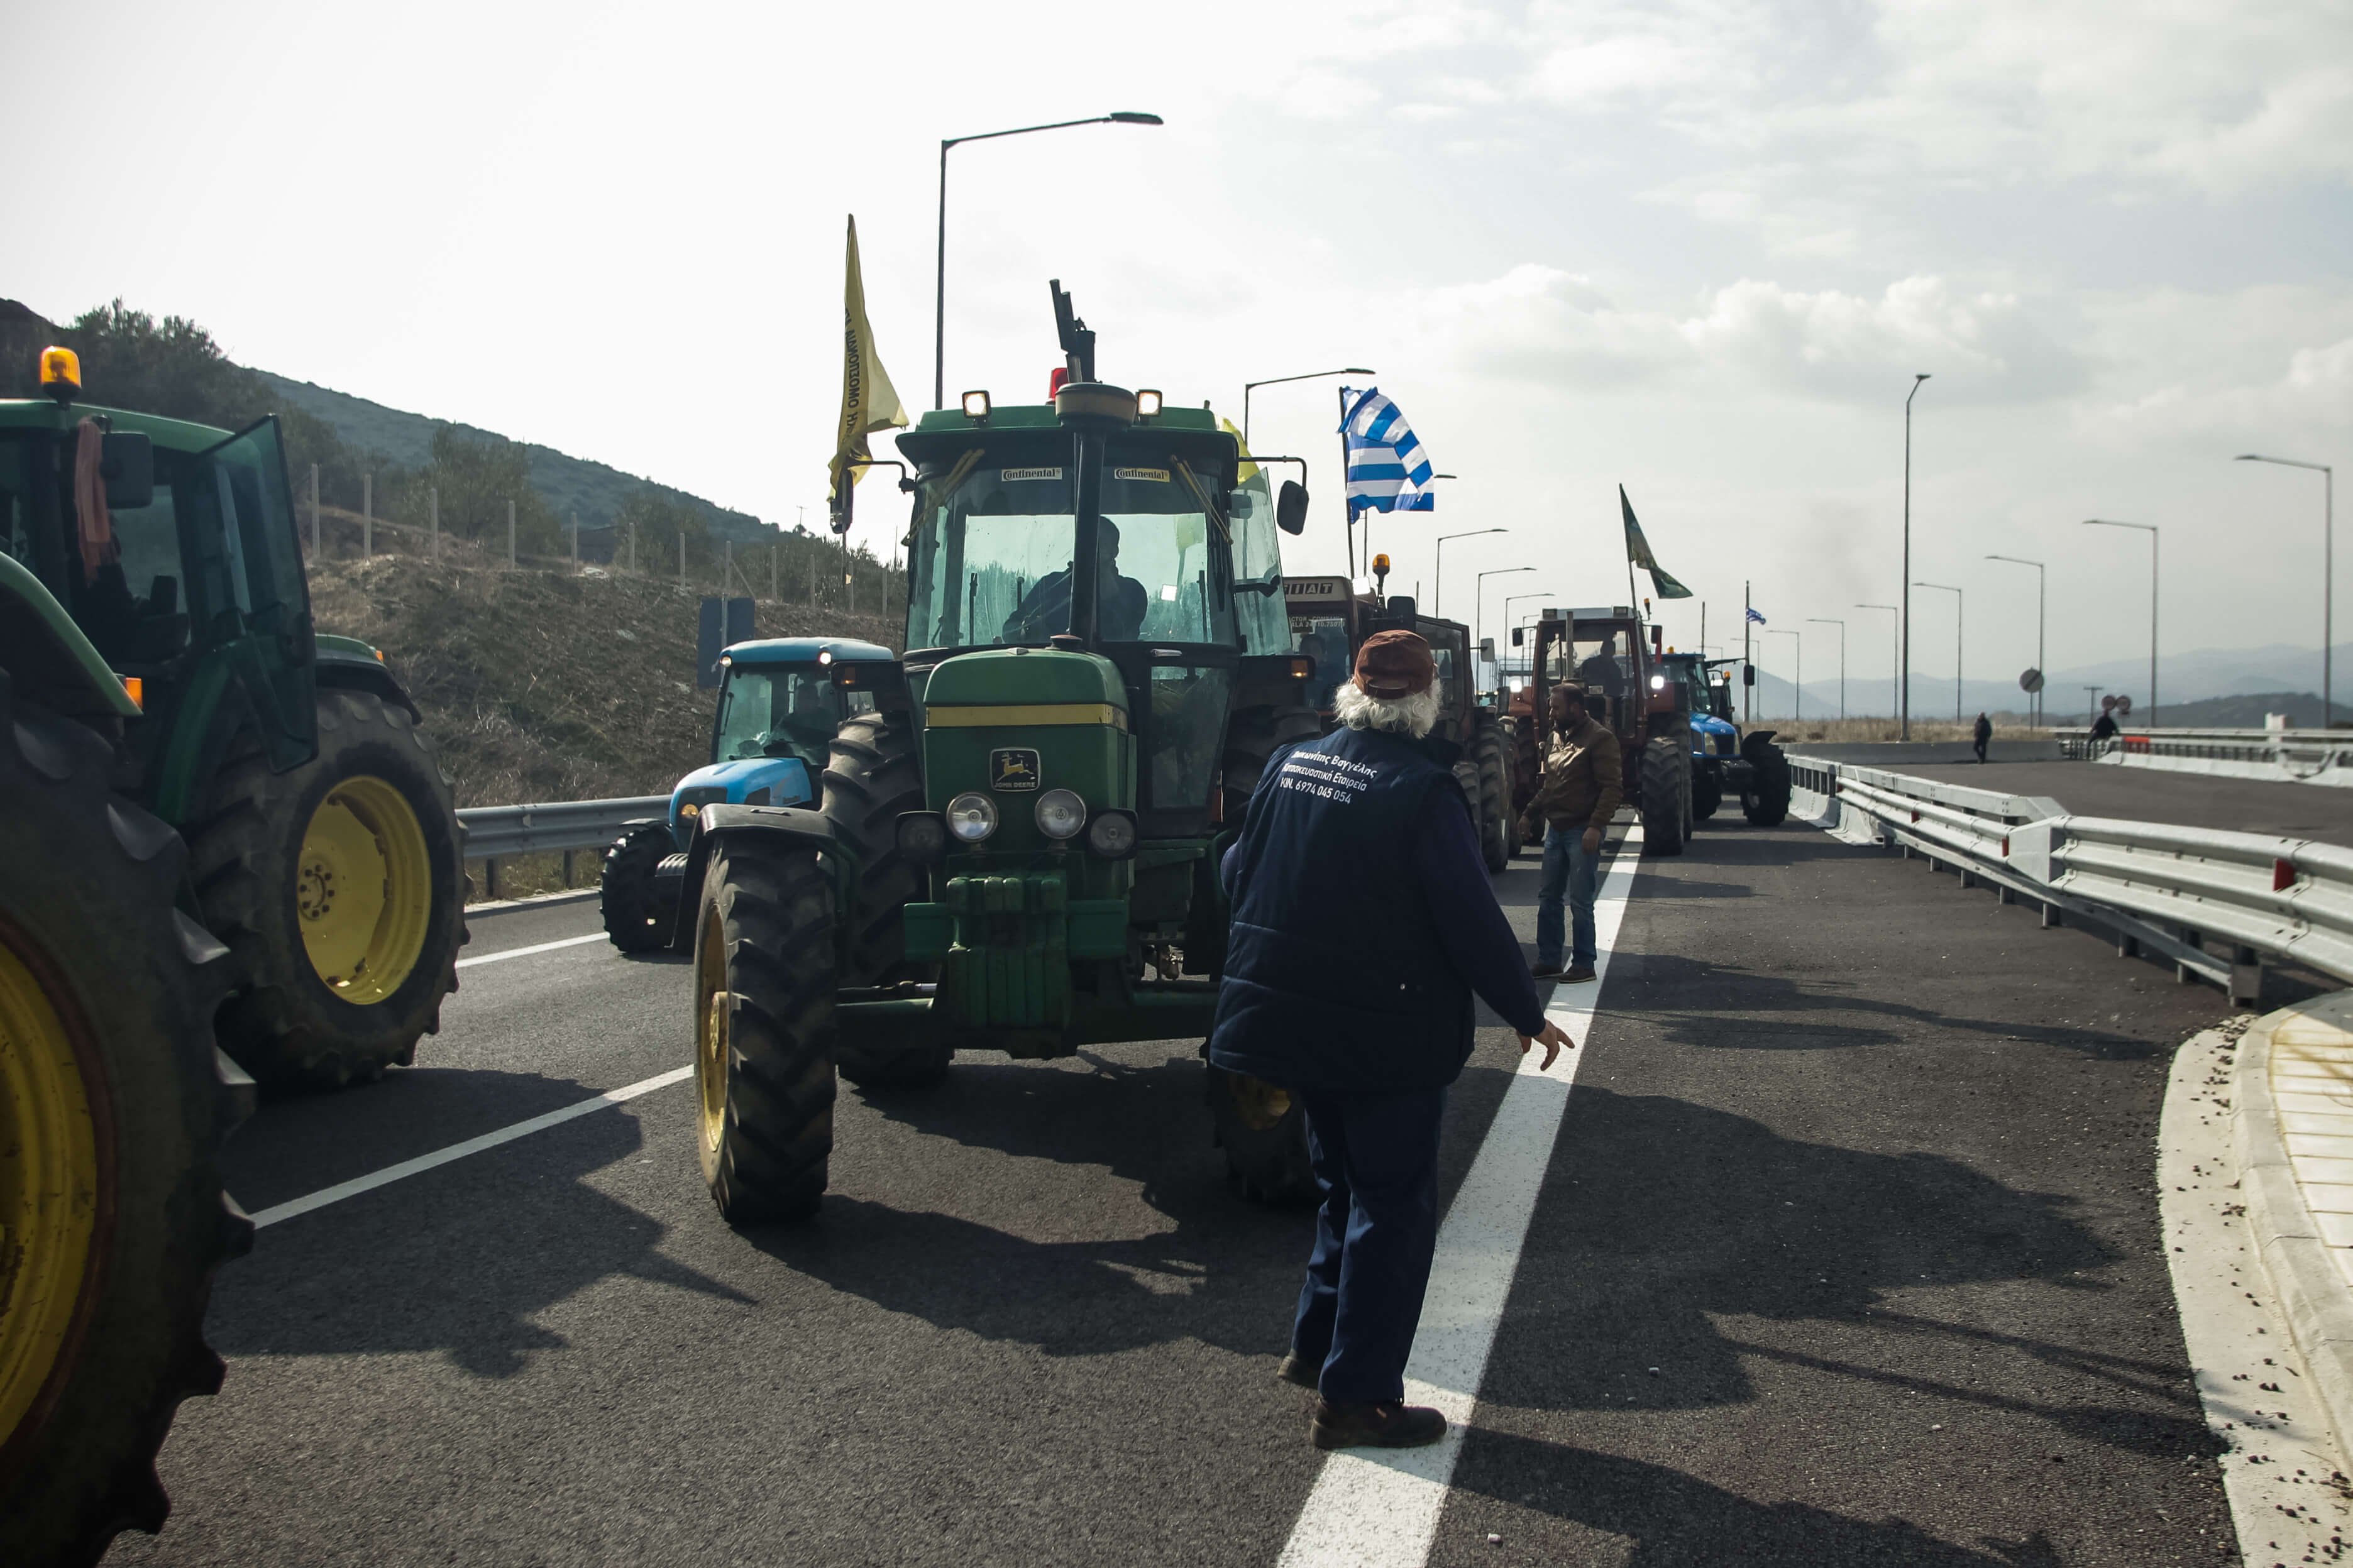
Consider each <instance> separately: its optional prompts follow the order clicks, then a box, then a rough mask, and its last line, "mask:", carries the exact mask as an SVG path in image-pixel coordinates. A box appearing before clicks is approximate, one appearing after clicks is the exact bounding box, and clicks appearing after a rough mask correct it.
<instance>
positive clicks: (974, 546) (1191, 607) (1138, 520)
mask: <svg viewBox="0 0 2353 1568" xmlns="http://www.w3.org/2000/svg"><path fill="white" fill-rule="evenodd" d="M950 481H952V482H950ZM1210 482H1213V481H1211V480H1208V479H1203V478H1202V477H1200V476H1198V474H1194V475H1189V476H1188V473H1187V469H1186V468H1185V467H1184V465H1183V463H1182V461H1181V460H1179V459H1177V458H1172V457H1171V456H1169V455H1168V454H1167V453H1166V452H1160V453H1157V454H1155V455H1154V456H1153V458H1151V459H1150V461H1148V462H1147V461H1145V460H1144V459H1142V458H1139V457H1137V456H1135V455H1134V454H1131V453H1127V452H1124V451H1122V450H1121V449H1120V448H1119V447H1113V448H1112V449H1111V452H1110V460H1109V462H1108V463H1107V464H1106V465H1105V468H1104V471H1103V498H1102V507H1103V531H1102V532H1101V533H1100V534H1099V535H1098V536H1097V540H1096V570H1097V574H1098V586H1099V592H1100V595H1101V597H1100V604H1101V612H1100V616H1101V620H1100V629H1101V633H1102V637H1103V640H1104V641H1105V642H1176V643H1222V644H1227V645H1232V644H1233V643H1235V642H1236V641H1237V640H1238V639H1237V631H1236V626H1235V615H1234V596H1233V595H1232V594H1231V593H1230V592H1229V588H1228V584H1229V578H1228V577H1227V576H1226V573H1227V572H1228V571H1229V567H1228V566H1227V565H1226V564H1225V560H1226V555H1227V552H1226V549H1225V546H1224V542H1223V539H1222V537H1221V534H1220V529H1219V524H1218V523H1217V522H1215V521H1212V519H1211V518H1210V516H1209V514H1208V510H1207V508H1206V505H1205V501H1204V500H1203V496H1204V494H1205V493H1206V492H1205V491H1204V490H1203V489H1201V487H1202V486H1204V485H1206V484H1208V483H1210ZM1072 489H1073V483H1072V477H1071V463H1070V461H1069V460H1068V458H1067V457H1064V458H1063V459H1062V460H1060V461H1056V462H1048V463H1031V464H1013V463H1009V462H1006V463H998V462H992V461H990V460H989V459H988V458H987V456H986V455H985V454H983V455H981V456H980V457H979V458H978V460H977V461H971V460H968V461H966V462H965V463H960V464H958V465H957V466H956V468H955V469H953V470H951V471H950V472H949V473H948V474H947V475H946V476H944V478H943V479H942V480H940V481H934V483H933V484H930V485H926V486H925V488H924V490H923V501H922V511H921V512H920V514H919V517H918V522H917V529H916V536H915V548H914V553H913V557H912V559H913V567H914V581H913V584H912V586H911V588H910V592H909V596H908V608H907V615H908V620H907V642H908V645H909V646H910V647H988V646H991V645H1002V644H1014V643H1029V644H1037V643H1042V642H1044V641H1045V640H1046V639H1047V638H1048V637H1052V636H1053V635H1054V634H1056V633H1058V632H1067V631H1069V630H1070V629H1071V554H1072V551H1073V547H1074V545H1075V544H1076V542H1077V534H1078V529H1077V520H1076V516H1075V503H1074V501H1073V500H1072V495H1071V491H1072ZM1279 613H1280V612H1279V611H1278V614H1279Z"/></svg>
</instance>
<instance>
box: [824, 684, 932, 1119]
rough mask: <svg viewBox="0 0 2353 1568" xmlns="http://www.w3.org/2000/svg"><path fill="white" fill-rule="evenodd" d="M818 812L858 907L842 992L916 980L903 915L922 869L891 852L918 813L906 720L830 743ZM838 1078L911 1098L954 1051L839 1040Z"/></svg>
mask: <svg viewBox="0 0 2353 1568" xmlns="http://www.w3.org/2000/svg"><path fill="white" fill-rule="evenodd" d="M824 787H825V799H824V811H825V816H826V820H827V821H828V822H830V823H832V824H833V831H834V833H835V835H836V837H839V838H840V840H841V841H842V842H843V843H844V844H846V845H848V846H849V849H850V852H851V853H853V854H855V855H856V856H857V857H858V866H859V877H858V903H857V907H856V908H855V909H853V910H850V913H849V941H848V942H847V943H846V944H845V946H846V949H847V952H845V954H844V960H843V962H844V966H845V973H844V974H843V975H842V984H845V985H882V984H891V983H892V982H893V981H898V980H911V979H919V978H922V977H921V976H920V975H917V974H916V973H914V972H913V970H912V969H910V968H909V967H908V964H907V962H906V955H907V922H906V908H907V906H908V905H909V904H910V903H913V901H914V900H917V899H920V898H921V897H923V870H922V869H921V868H919V867H915V866H912V865H909V864H908V863H907V860H906V858H905V857H904V856H902V855H901V854H900V853H899V816H900V814H901V813H902V812H908V811H921V810H923V772H922V770H921V769H920V768H919V767H918V766H917V765H916V742H915V727H914V721H913V719H912V718H911V717H910V716H909V715H908V714H906V713H904V712H900V713H858V714H853V715H851V717H850V718H849V721H847V722H846V723H844V724H843V725H842V726H841V729H840V731H839V733H837V734H836V735H835V736H834V738H833V751H832V753H831V758H830V761H829V762H828V763H827V765H826V770H825V781H824ZM839 1055H840V1066H841V1076H842V1077H844V1078H846V1079H849V1081H850V1082H852V1083H854V1084H857V1085H859V1086H860V1088H864V1089H914V1088H919V1087H921V1086H923V1085H924V1084H931V1083H937V1082H938V1081H939V1080H940V1079H942V1078H944V1077H945V1076H946V1074H947V1070H948V1064H949V1063H950V1062H951V1061H953V1060H954V1059H955V1047H953V1046H948V1045H936V1046H918V1047H912V1048H909V1049H904V1050H899V1051H890V1052H885V1051H881V1050H877V1049H874V1048H873V1047H867V1046H861V1045H859V1044H855V1043H852V1042H851V1041H849V1040H844V1041H842V1042H841V1044H840V1050H839Z"/></svg>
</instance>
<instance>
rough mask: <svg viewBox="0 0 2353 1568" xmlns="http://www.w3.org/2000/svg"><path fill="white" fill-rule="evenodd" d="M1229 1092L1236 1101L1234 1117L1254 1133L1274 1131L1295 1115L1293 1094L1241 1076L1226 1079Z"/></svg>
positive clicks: (1233, 1074) (1232, 1075)
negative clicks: (1292, 1113) (1289, 1116)
mask: <svg viewBox="0 0 2353 1568" xmlns="http://www.w3.org/2000/svg"><path fill="white" fill-rule="evenodd" d="M1226 1089H1227V1091H1228V1092H1229V1093H1230V1094H1231V1095H1232V1096H1233V1097H1234V1114H1235V1115H1237V1116H1239V1117H1240V1118H1241V1122H1242V1125H1243V1126H1245V1127H1247V1128H1249V1129H1250V1131H1253V1132H1265V1131H1271V1129H1272V1128H1273V1127H1274V1126H1275V1125H1276V1124H1277V1123H1279V1122H1280V1121H1282V1119H1283V1118H1284V1117H1286V1116H1288V1115H1290V1114H1291V1091H1290V1090H1289V1089H1277V1088H1275V1087H1274V1085H1272V1084H1271V1083H1267V1082H1264V1081H1262V1080H1261V1079H1254V1078H1248V1077H1245V1076H1243V1075H1242V1074H1240V1073H1228V1074H1227V1075H1226Z"/></svg>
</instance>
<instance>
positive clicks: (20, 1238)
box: [0, 945, 100, 1442]
mask: <svg viewBox="0 0 2353 1568" xmlns="http://www.w3.org/2000/svg"><path fill="white" fill-rule="evenodd" d="M0 1090H5V1093H0V1231H4V1232H5V1234H0V1442H5V1441H6V1439H7V1438H8V1437H9V1436H11V1435H13V1434H14V1433H15V1432H16V1429H17V1427H18V1426H21V1425H22V1424H23V1423H24V1421H25V1418H26V1415H28V1414H30V1413H31V1411H32V1409H33V1406H34V1404H35V1402H36V1401H37V1400H38V1399H39V1398H40V1395H41V1391H42V1389H43V1388H45V1387H46V1386H47V1384H48V1381H49V1375H50V1373H51V1372H52V1371H53V1370H54V1369H55V1368H56V1366H57V1364H58V1356H59V1354H60V1353H61V1352H63V1351H64V1349H65V1347H66V1343H67V1341H68V1339H69V1336H70V1334H71V1332H72V1330H73V1325H74V1318H75V1313H76V1311H77V1310H78V1309H79V1306H80V1302H81V1295H82V1288H83V1282H84V1280H85V1279H87V1278H88V1275H89V1272H90V1248H91V1246H92V1244H93V1242H94V1239H95V1237H96V1236H97V1232H98V1214H99V1184H100V1178H99V1168H98V1129H97V1126H96V1124H95V1123H94V1122H93V1121H92V1120H91V1117H90V1095H89V1092H88V1090H87V1089H85V1087H84V1086H83V1083H82V1077H81V1068H80V1066H79V1063H78V1062H77V1061H76V1060H75V1059H74V1048H73V1038H72V1036H71V1035H70V1034H69V1031H68V1030H67V1028H66V1023H65V1019H64V1017H63V1016H61V1015H60V1014H59V1012H58V1008H57V1005H56V1004H55V1003H53V1002H52V1001H51V1000H50V998H49V997H48V996H47V995H46V994H43V992H42V990H41V988H40V986H39V984H37V982H36V981H35V980H34V978H33V973H32V971H31V970H29V969H27V968H26V966H25V964H24V963H23V961H22V960H20V959H19V958H18V957H17V956H16V953H15V952H11V951H10V950H9V949H8V948H7V947H6V946H5V945H0Z"/></svg>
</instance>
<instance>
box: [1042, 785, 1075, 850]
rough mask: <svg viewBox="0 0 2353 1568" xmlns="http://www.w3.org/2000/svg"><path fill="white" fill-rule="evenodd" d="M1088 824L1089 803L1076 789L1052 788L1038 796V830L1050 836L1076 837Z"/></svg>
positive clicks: (1061, 837) (1058, 837) (1056, 837)
mask: <svg viewBox="0 0 2353 1568" xmlns="http://www.w3.org/2000/svg"><path fill="white" fill-rule="evenodd" d="M1086 825H1087V803H1086V802H1085V801H1082V800H1081V799H1080V798H1079V796H1078V793H1077V792H1076V791H1075V790H1067V789H1050V790H1048V791H1047V792H1046V793H1045V794H1044V795H1039V797H1038V831H1039V832H1040V833H1042V834H1044V835H1045V836H1046V837H1049V838H1053V839H1063V838H1074V837H1077V836H1078V832H1079V829H1080V828H1082V827H1084V826H1086Z"/></svg>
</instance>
